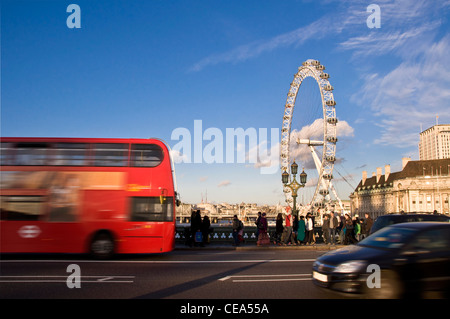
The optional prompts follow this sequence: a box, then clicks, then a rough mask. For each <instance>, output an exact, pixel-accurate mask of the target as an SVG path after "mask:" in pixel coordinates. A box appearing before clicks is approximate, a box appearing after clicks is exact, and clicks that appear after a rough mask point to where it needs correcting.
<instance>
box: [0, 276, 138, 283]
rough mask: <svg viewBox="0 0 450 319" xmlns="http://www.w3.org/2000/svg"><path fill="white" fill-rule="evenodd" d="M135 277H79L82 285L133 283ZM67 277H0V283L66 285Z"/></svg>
mask: <svg viewBox="0 0 450 319" xmlns="http://www.w3.org/2000/svg"><path fill="white" fill-rule="evenodd" d="M58 278H59V279H58ZM134 278H135V276H81V277H80V280H81V282H82V283H106V282H107V283H116V284H118V283H133V282H134ZM66 282H67V276H0V283H66Z"/></svg>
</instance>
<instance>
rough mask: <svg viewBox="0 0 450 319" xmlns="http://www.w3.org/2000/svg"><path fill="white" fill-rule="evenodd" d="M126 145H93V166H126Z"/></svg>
mask: <svg viewBox="0 0 450 319" xmlns="http://www.w3.org/2000/svg"><path fill="white" fill-rule="evenodd" d="M127 165H128V144H94V166H127Z"/></svg>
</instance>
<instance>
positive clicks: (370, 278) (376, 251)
mask: <svg viewBox="0 0 450 319" xmlns="http://www.w3.org/2000/svg"><path fill="white" fill-rule="evenodd" d="M312 274H313V282H314V283H315V284H316V285H317V286H320V287H323V288H327V289H331V290H334V291H338V292H343V293H349V294H360V296H364V297H367V298H385V299H393V298H402V297H433V296H437V297H439V298H440V297H445V298H448V297H449V295H450V223H443V222H413V223H401V224H395V225H391V226H388V227H385V228H383V229H381V230H379V231H378V232H376V233H374V234H372V235H371V236H369V237H367V238H366V239H364V240H362V241H361V242H359V243H358V244H357V245H352V246H348V247H345V248H341V249H338V250H334V251H331V252H329V253H326V254H324V255H322V256H320V257H319V258H317V260H316V261H315V262H314V264H313V273H312Z"/></svg>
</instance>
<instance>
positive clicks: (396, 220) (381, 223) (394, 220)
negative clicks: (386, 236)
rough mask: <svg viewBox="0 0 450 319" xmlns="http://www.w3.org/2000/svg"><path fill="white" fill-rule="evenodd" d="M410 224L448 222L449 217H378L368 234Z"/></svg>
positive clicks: (397, 215) (390, 215) (449, 220)
mask: <svg viewBox="0 0 450 319" xmlns="http://www.w3.org/2000/svg"><path fill="white" fill-rule="evenodd" d="M410 222H450V217H449V216H445V215H441V214H424V213H422V214H420V213H403V214H388V215H382V216H379V217H378V218H377V219H376V220H375V222H374V223H373V225H372V228H371V229H370V233H371V234H373V233H375V232H376V231H378V230H380V229H381V228H383V227H386V226H389V225H392V224H400V223H410Z"/></svg>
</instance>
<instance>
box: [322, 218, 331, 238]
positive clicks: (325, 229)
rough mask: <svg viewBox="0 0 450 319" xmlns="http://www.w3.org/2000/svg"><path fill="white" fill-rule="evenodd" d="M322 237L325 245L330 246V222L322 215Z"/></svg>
mask: <svg viewBox="0 0 450 319" xmlns="http://www.w3.org/2000/svg"><path fill="white" fill-rule="evenodd" d="M322 234H323V235H322V236H323V241H324V243H325V244H327V245H329V244H330V220H329V219H328V214H323V223H322Z"/></svg>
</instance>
